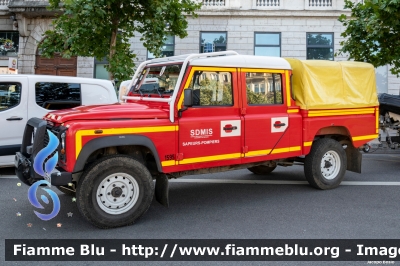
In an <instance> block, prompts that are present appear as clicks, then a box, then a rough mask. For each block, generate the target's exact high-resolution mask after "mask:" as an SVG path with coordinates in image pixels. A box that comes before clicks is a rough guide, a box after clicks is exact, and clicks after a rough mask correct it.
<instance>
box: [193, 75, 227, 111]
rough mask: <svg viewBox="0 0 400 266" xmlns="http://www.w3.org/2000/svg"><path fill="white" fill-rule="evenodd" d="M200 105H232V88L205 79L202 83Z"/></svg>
mask: <svg viewBox="0 0 400 266" xmlns="http://www.w3.org/2000/svg"><path fill="white" fill-rule="evenodd" d="M200 86H201V88H200V105H201V106H206V105H232V104H233V97H232V86H231V84H223V83H220V82H218V81H216V80H209V79H207V78H206V79H204V80H202V81H201V82H200Z"/></svg>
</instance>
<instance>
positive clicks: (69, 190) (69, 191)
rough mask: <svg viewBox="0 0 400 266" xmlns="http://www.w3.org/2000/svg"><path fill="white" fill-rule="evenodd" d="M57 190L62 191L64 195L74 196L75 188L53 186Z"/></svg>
mask: <svg viewBox="0 0 400 266" xmlns="http://www.w3.org/2000/svg"><path fill="white" fill-rule="evenodd" d="M55 187H56V188H57V189H58V190H59V191H61V192H62V193H64V194H65V195H68V196H75V195H76V190H74V189H72V188H68V187H64V186H55Z"/></svg>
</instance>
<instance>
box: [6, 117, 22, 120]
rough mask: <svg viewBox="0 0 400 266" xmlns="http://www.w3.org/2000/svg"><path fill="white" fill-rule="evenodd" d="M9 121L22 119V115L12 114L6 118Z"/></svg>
mask: <svg viewBox="0 0 400 266" xmlns="http://www.w3.org/2000/svg"><path fill="white" fill-rule="evenodd" d="M6 120H7V121H15V120H22V117H18V116H12V117H9V118H7V119H6Z"/></svg>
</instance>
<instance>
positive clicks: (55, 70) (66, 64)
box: [35, 55, 77, 77]
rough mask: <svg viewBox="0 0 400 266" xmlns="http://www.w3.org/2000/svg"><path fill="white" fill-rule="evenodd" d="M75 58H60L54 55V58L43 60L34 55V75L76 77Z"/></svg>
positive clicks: (43, 58)
mask: <svg viewBox="0 0 400 266" xmlns="http://www.w3.org/2000/svg"><path fill="white" fill-rule="evenodd" d="M76 69H77V58H76V57H71V58H70V59H66V58H62V57H61V56H59V55H55V56H54V58H45V57H42V56H40V55H36V65H35V74H37V75H55V76H71V77H76Z"/></svg>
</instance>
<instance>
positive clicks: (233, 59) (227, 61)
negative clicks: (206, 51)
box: [190, 55, 292, 69]
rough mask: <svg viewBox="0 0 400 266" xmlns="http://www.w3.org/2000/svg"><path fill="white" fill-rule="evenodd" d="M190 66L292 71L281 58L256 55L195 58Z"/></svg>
mask: <svg viewBox="0 0 400 266" xmlns="http://www.w3.org/2000/svg"><path fill="white" fill-rule="evenodd" d="M190 65H191V66H213V67H242V68H267V69H268V68H271V69H292V68H291V66H290V64H289V63H288V62H287V61H286V60H285V59H283V58H280V57H273V56H256V55H229V56H215V57H209V58H196V59H193V60H192V61H191V62H190Z"/></svg>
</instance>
